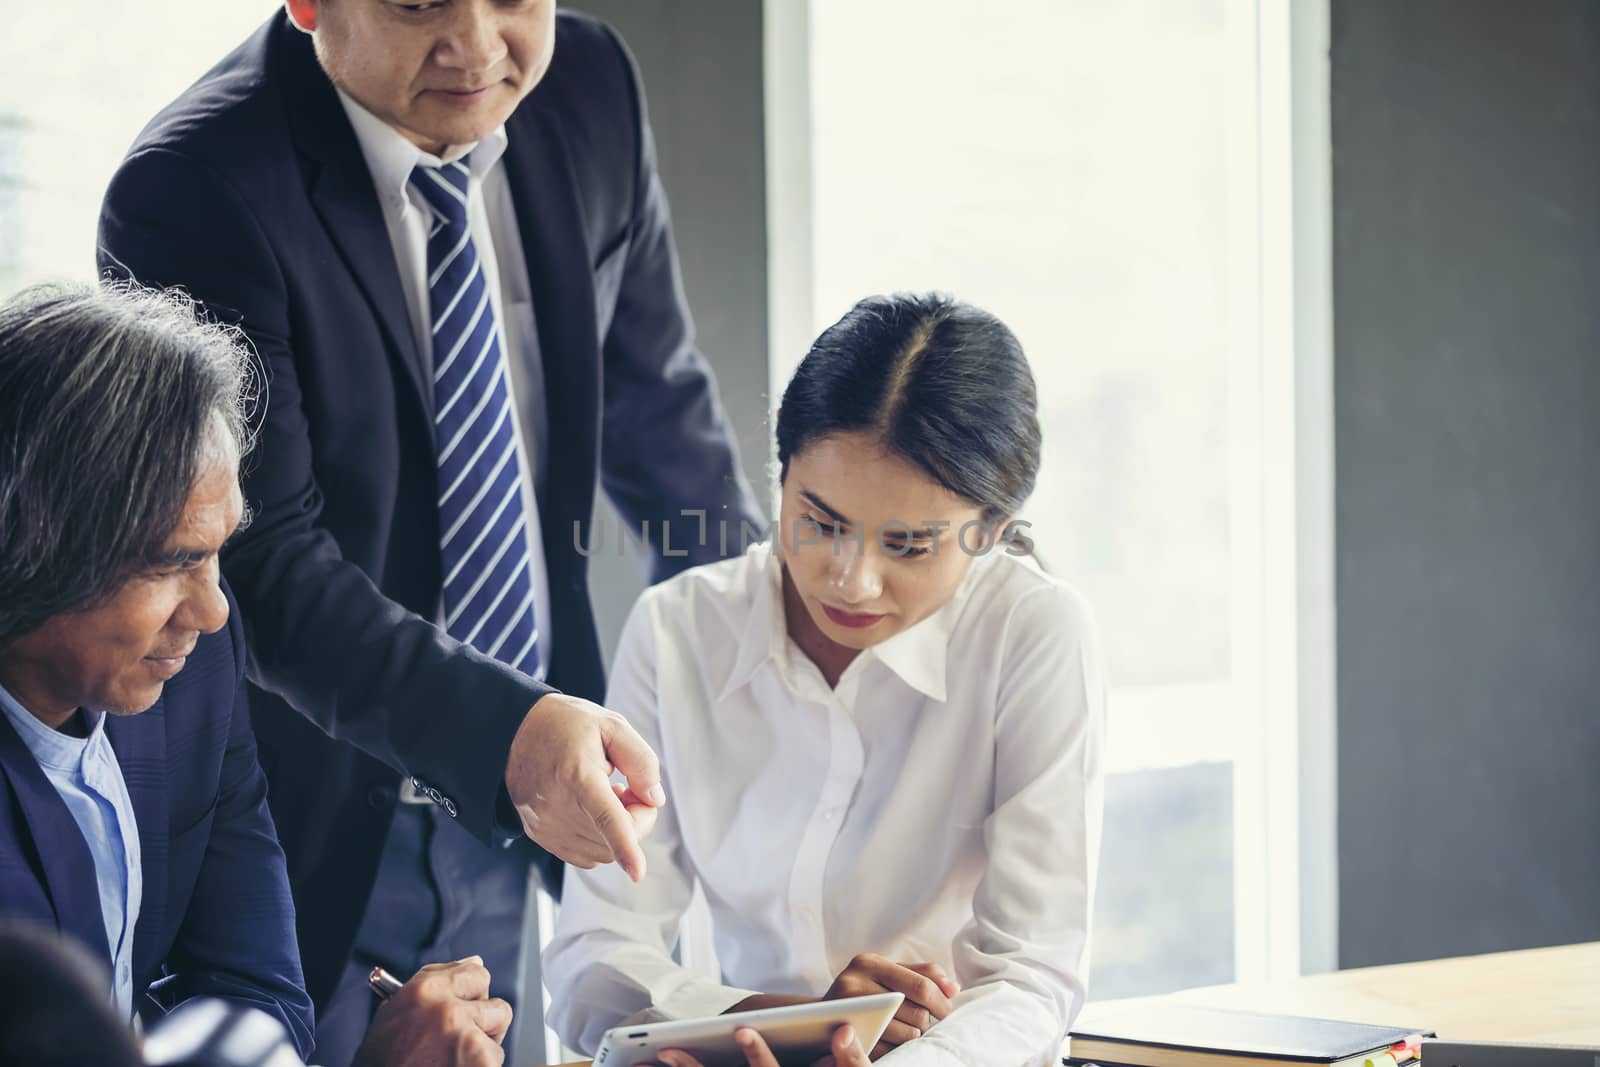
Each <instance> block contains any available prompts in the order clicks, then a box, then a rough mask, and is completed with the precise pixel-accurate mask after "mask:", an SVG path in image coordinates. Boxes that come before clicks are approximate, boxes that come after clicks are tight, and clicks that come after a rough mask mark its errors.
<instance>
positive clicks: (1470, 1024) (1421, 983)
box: [1122, 941, 1600, 1045]
mask: <svg viewBox="0 0 1600 1067" xmlns="http://www.w3.org/2000/svg"><path fill="white" fill-rule="evenodd" d="M1169 996H1170V998H1171V999H1172V1000H1175V1001H1181V1002H1183V1003H1186V1004H1200V1005H1204V1006H1206V1007H1211V1008H1233V1009H1237V1010H1240V1011H1262V1012H1272V1013H1275V1014H1281V1015H1309V1016H1315V1017H1320V1018H1324V1019H1346V1020H1349V1021H1351V1022H1362V1023H1376V1024H1380V1025H1393V1026H1419V1027H1424V1028H1426V1029H1430V1030H1437V1031H1438V1032H1439V1036H1440V1037H1449V1038H1455V1039H1458V1040H1462V1041H1517V1042H1528V1043H1530V1044H1537V1043H1549V1044H1557V1045H1559V1044H1571V1045H1600V941H1595V942H1591V943H1589V944H1585V945H1563V946H1561V947H1559V948H1536V949H1529V950H1527V951H1524V952H1500V953H1495V954H1493V955H1488V956H1462V957H1458V958H1456V959H1447V960H1428V961H1425V962H1422V963H1401V964H1396V965H1394V966H1391V967H1364V968H1360V969H1357V970H1349V971H1335V972H1333V973H1332V974H1319V975H1313V976H1311V977H1308V978H1294V979H1290V980H1288V981H1283V982H1260V983H1250V984H1245V985H1230V986H1210V987H1207V988H1204V989H1190V990H1185V991H1184V992H1182V993H1173V994H1170V995H1169ZM1140 999H1148V1000H1157V999H1164V998H1155V997H1151V998H1140ZM1122 1003H1138V1001H1137V1000H1134V1001H1124V1002H1122Z"/></svg>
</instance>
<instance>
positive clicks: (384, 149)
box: [335, 88, 507, 209]
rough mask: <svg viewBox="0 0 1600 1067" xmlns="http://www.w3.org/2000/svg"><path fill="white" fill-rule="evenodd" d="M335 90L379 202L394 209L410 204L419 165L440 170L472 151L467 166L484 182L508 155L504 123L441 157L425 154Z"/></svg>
mask: <svg viewBox="0 0 1600 1067" xmlns="http://www.w3.org/2000/svg"><path fill="white" fill-rule="evenodd" d="M335 91H336V92H337V93H338V94H339V103H340V104H342V105H344V113H345V115H347V116H348V117H349V119H350V126H351V128H352V129H353V130H355V133H356V141H357V142H358V143H360V145H361V154H362V156H364V157H365V158H366V161H367V170H368V171H370V172H371V173H372V184H373V187H374V188H375V189H377V191H378V197H379V199H381V200H382V201H383V202H384V203H385V204H386V205H388V206H389V207H391V208H397V209H403V208H405V207H406V206H407V204H409V203H410V201H409V200H408V199H407V197H406V184H407V183H408V182H410V180H411V172H412V171H413V170H416V169H417V167H418V166H424V167H440V166H443V165H444V164H446V163H452V162H454V161H455V160H458V159H460V158H461V157H462V156H464V155H466V154H467V153H468V152H471V153H472V158H471V159H470V160H468V161H467V166H468V167H469V168H470V169H471V171H472V176H473V177H474V178H476V179H478V180H479V181H482V180H483V178H484V176H485V175H486V174H488V173H489V171H490V170H492V169H493V168H494V165H495V164H496V163H498V162H500V157H501V156H503V155H505V151H506V143H507V139H506V128H505V125H504V124H501V125H499V126H496V127H495V128H494V129H493V130H491V131H490V132H489V133H488V134H486V135H485V136H484V138H483V139H482V140H481V141H474V142H472V143H471V144H464V145H451V146H450V147H449V149H448V150H447V151H446V152H445V154H444V155H443V156H442V157H440V156H436V155H433V154H432V153H429V152H424V151H423V150H422V149H420V148H418V147H417V146H416V145H414V144H412V143H411V142H410V141H408V140H406V138H405V135H404V134H402V133H401V132H400V131H399V130H397V129H395V128H394V127H393V126H391V125H389V124H388V123H387V122H385V121H383V120H382V119H380V118H379V117H378V116H376V115H374V114H373V113H372V112H370V111H368V110H367V109H366V108H364V107H362V106H361V105H360V104H358V103H356V101H355V98H354V97H352V96H350V95H349V94H348V93H346V92H345V91H344V90H343V89H338V88H336V89H335Z"/></svg>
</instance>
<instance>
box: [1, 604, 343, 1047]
mask: <svg viewBox="0 0 1600 1067" xmlns="http://www.w3.org/2000/svg"><path fill="white" fill-rule="evenodd" d="M229 601H230V607H231V601H232V596H231V595H230V596H229ZM106 734H107V737H108V738H109V739H110V741H111V747H112V749H113V751H115V752H116V754H117V762H118V764H119V765H120V766H121V767H122V776H123V779H124V780H125V781H126V782H127V785H128V796H129V798H130V799H131V800H132V801H133V810H134V817H135V819H136V820H137V821H138V824H139V848H140V851H141V853H142V856H143V864H142V870H143V875H144V899H143V903H142V905H141V906H140V909H139V922H138V925H137V926H136V927H134V935H133V991H134V1000H135V1002H136V1003H137V1004H139V1005H142V1006H143V1007H144V1008H146V1009H151V1008H153V1005H151V1004H149V1003H148V1002H146V999H145V998H144V997H141V996H140V994H141V993H143V992H144V991H146V990H147V989H149V990H151V991H152V996H153V997H154V998H155V999H156V1000H158V1001H159V1002H160V1003H161V1004H163V1005H165V1006H167V1007H171V1006H173V1005H175V1004H177V1003H179V1002H181V1001H183V1000H187V999H188V998H190V997H195V996H216V997H227V998H229V999H232V1000H238V1001H244V1002H246V1003H248V1004H250V1005H252V1006H254V1007H258V1008H261V1009H263V1010H264V1011H266V1012H268V1013H269V1014H271V1015H273V1016H275V1017H276V1018H277V1019H279V1020H280V1021H281V1022H282V1023H283V1025H284V1026H285V1027H287V1028H288V1030H289V1034H290V1036H291V1037H292V1038H293V1040H294V1042H295V1044H296V1045H297V1046H298V1047H299V1049H300V1053H301V1055H302V1056H304V1055H305V1054H306V1053H307V1052H308V1051H309V1050H310V1048H311V1033H312V1014H311V999H310V997H309V996H307V994H306V990H305V981H304V979H303V978H302V977H301V973H300V953H299V951H298V949H297V948H296V947H295V939H294V904H293V902H292V901H291V900H290V898H289V879H288V875H287V873H286V871H285V869H284V862H283V852H282V850H281V849H279V847H278V839H277V835H276V834H275V833H274V832H273V828H272V818H271V816H270V815H269V813H268V811H267V783H266V779H265V778H264V777H263V776H262V773H261V767H260V766H259V765H258V764H257V762H256V745H255V740H254V737H253V736H252V734H251V732H250V714H249V709H248V705H247V703H246V697H245V684H244V631H243V629H242V627H241V626H240V623H239V613H238V611H237V610H231V611H230V613H229V617H228V625H227V626H226V627H225V628H224V629H222V630H219V631H218V632H217V633H214V634H206V635H203V636H201V638H200V642H199V644H197V645H196V646H195V650H194V653H193V654H192V655H191V656H190V657H189V662H188V664H187V665H186V666H185V667H184V669H183V670H182V672H180V673H179V674H178V675H177V676H176V677H175V678H173V679H172V680H171V681H169V682H168V683H167V684H166V687H165V689H164V691H163V692H162V695H161V699H160V700H158V701H156V703H155V705H154V706H153V707H151V708H150V709H149V710H148V711H145V712H142V713H140V714H138V715H127V716H112V717H110V718H109V719H107V721H106ZM0 912H3V913H4V914H5V915H6V916H7V917H17V918H25V919H36V920H38V921H40V922H42V923H45V924H47V925H50V926H54V927H55V928H56V929H58V930H60V931H61V932H62V933H64V934H67V935H70V936H72V937H74V938H76V939H77V940H78V941H81V942H82V943H83V944H84V946H85V947H87V948H88V949H89V951H90V952H92V953H93V954H94V955H95V956H97V957H98V958H99V959H101V960H103V961H105V963H106V966H107V969H108V970H109V968H110V964H111V961H110V950H109V949H108V947H107V945H106V929H105V923H104V920H103V919H102V917H101V911H100V898H99V885H98V883H97V882H96V880H95V871H94V860H93V858H92V857H91V856H90V854H89V846H88V844H87V843H86V842H85V841H84V839H83V834H82V833H81V832H80V831H79V829H78V824H77V823H76V822H74V821H73V818H72V813H71V812H69V811H68V810H67V806H66V804H65V803H64V802H63V801H62V799H61V795H60V794H59V793H57V792H56V789H55V786H53V785H51V784H50V781H49V779H48V778H46V777H45V775H44V771H42V770H41V769H40V768H39V765H38V764H37V763H36V762H35V761H34V758H33V754H32V753H31V752H29V751H28V748H27V746H26V745H25V744H23V742H22V739H21V738H20V737H18V736H17V733H16V730H14V729H13V728H12V726H11V723H10V722H9V721H7V720H6V719H5V718H4V717H3V716H0ZM152 987H154V988H153V989H152Z"/></svg>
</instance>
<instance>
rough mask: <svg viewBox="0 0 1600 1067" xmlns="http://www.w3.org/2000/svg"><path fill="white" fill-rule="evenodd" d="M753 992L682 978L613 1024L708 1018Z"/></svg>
mask: <svg viewBox="0 0 1600 1067" xmlns="http://www.w3.org/2000/svg"><path fill="white" fill-rule="evenodd" d="M755 995H756V991H755V990H753V989H736V988H734V987H733V986H728V985H719V984H717V983H716V982H712V981H709V980H707V979H704V978H698V979H695V980H694V981H692V982H685V983H684V984H683V985H682V986H681V987H679V988H678V989H676V990H674V991H673V992H672V995H671V996H668V997H665V998H663V999H662V1000H660V1001H658V1002H657V1003H655V1004H652V1005H651V1006H650V1007H648V1008H645V1009H644V1010H643V1011H640V1012H635V1013H634V1014H632V1015H630V1016H628V1017H627V1018H626V1019H624V1020H622V1021H621V1022H619V1023H617V1025H618V1026H639V1025H642V1024H645V1023H670V1022H677V1021H678V1020H680V1019H709V1018H711V1017H713V1016H716V1015H721V1014H723V1013H724V1012H726V1011H727V1010H728V1009H729V1008H731V1007H733V1006H734V1005H735V1004H737V1003H739V1002H740V1001H741V1000H744V999H745V998H746V997H753V996H755Z"/></svg>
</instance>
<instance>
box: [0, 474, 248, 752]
mask: <svg viewBox="0 0 1600 1067" xmlns="http://www.w3.org/2000/svg"><path fill="white" fill-rule="evenodd" d="M230 451H231V450H230ZM237 470H238V464H237V462H235V461H234V457H233V456H231V455H224V456H222V457H221V459H220V460H219V461H215V462H211V463H208V464H207V465H206V466H205V467H204V468H203V469H202V471H201V474H200V476H199V477H198V478H197V479H196V480H195V484H194V488H193V489H192V490H191V491H190V493H189V499H188V501H187V503H185V505H184V509H183V515H182V517H181V518H180V520H179V522H178V527H177V529H176V530H174V531H173V532H172V535H171V536H170V537H169V538H168V539H167V542H166V545H165V546H164V547H165V552H164V553H163V556H164V558H163V561H162V563H161V565H160V566H158V567H157V568H155V569H153V570H151V571H150V572H148V573H146V574H143V575H137V576H135V577H133V578H130V579H129V580H128V581H127V582H126V583H124V584H123V586H122V588H121V589H119V590H117V593H116V595H115V596H113V597H112V598H111V599H110V600H109V601H107V602H106V603H104V604H101V605H100V606H99V607H95V608H91V609H89V610H87V611H80V612H69V613H66V614H62V615H57V616H55V617H54V618H51V619H49V620H48V621H46V622H45V623H44V625H42V626H40V627H39V628H38V629H36V630H34V631H33V632H31V633H28V634H24V635H23V636H22V637H20V638H18V639H16V640H15V641H13V642H12V643H10V644H9V645H8V646H7V647H6V648H5V649H4V650H3V651H0V683H3V684H4V685H5V687H6V688H7V689H8V690H9V691H10V692H11V695H12V696H13V697H15V698H16V699H17V701H18V702H19V703H21V704H22V706H23V707H25V708H27V709H28V711H30V712H32V713H33V714H34V715H36V716H38V717H39V718H40V719H41V720H43V721H44V722H45V723H46V724H47V725H49V726H52V727H59V726H60V725H61V724H62V723H63V722H65V721H66V720H67V719H68V718H69V717H70V716H71V715H72V714H73V712H75V711H76V710H77V709H78V708H80V707H84V708H90V709H93V710H97V711H109V712H112V713H114V714H119V715H131V714H136V713H138V712H141V711H144V710H145V709H147V708H149V707H150V705H152V704H154V703H155V702H156V699H157V698H158V697H160V696H161V688H162V686H163V685H165V684H166V681H167V679H169V678H171V677H172V676H173V675H175V674H177V673H178V672H179V671H181V670H182V669H183V665H184V660H185V657H187V656H188V654H189V653H190V652H192V651H193V650H194V645H195V642H196V641H197V640H199V637H200V635H201V634H203V633H207V634H208V633H214V632H216V631H217V630H220V629H221V628H222V627H223V626H224V625H225V624H226V623H227V621H228V601H227V599H226V598H225V597H224V596H223V595H222V587H221V585H220V584H219V583H220V578H219V574H218V569H217V551H218V550H219V549H220V548H221V547H222V543H223V542H224V541H226V540H227V539H228V536H229V535H230V534H232V533H233V531H234V529H235V528H236V527H237V526H238V525H239V519H240V517H241V516H242V515H243V513H244V500H243V498H242V497H241V496H240V494H239V484H238V477H237Z"/></svg>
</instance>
